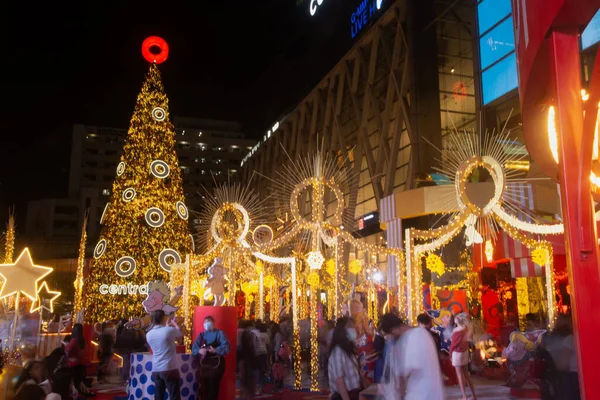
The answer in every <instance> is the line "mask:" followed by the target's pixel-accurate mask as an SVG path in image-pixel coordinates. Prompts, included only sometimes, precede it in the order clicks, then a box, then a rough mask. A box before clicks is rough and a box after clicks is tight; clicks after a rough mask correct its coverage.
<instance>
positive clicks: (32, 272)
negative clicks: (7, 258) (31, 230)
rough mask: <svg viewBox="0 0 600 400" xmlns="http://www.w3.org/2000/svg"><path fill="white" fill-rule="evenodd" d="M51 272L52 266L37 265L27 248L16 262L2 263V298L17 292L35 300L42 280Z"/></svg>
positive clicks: (0, 292)
mask: <svg viewBox="0 0 600 400" xmlns="http://www.w3.org/2000/svg"><path fill="white" fill-rule="evenodd" d="M50 272H52V268H49V267H42V266H41V265H35V264H34V263H33V260H32V259H31V254H30V253H29V249H27V248H26V249H25V250H23V252H22V253H21V254H20V255H19V258H17V261H15V262H14V264H0V276H1V277H2V278H4V285H3V286H2V289H0V299H3V298H5V297H8V296H11V295H13V294H15V293H23V294H24V295H25V296H27V297H29V299H30V300H31V301H35V299H36V298H37V294H38V289H39V287H40V281H41V280H42V279H43V278H44V277H45V276H46V275H48V274H49V273H50Z"/></svg>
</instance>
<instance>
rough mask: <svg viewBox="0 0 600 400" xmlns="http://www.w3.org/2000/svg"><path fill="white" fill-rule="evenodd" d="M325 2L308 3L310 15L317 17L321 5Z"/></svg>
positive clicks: (321, 0)
mask: <svg viewBox="0 0 600 400" xmlns="http://www.w3.org/2000/svg"><path fill="white" fill-rule="evenodd" d="M323 1H324V0H310V2H309V3H308V11H310V15H315V14H316V13H317V9H318V8H319V6H320V5H321V4H323Z"/></svg>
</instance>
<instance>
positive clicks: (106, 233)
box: [83, 37, 193, 322]
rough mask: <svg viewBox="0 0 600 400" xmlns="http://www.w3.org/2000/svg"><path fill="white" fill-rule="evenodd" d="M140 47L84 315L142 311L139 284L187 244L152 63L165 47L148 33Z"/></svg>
mask: <svg viewBox="0 0 600 400" xmlns="http://www.w3.org/2000/svg"><path fill="white" fill-rule="evenodd" d="M157 50H158V51H157ZM142 52H143V54H144V57H145V58H146V59H147V60H148V61H150V63H151V65H150V70H149V72H148V74H147V75H146V79H145V81H144V85H143V86H142V90H141V92H140V94H139V95H138V98H137V102H136V105H135V110H134V112H133V116H132V117H131V123H130V126H129V131H128V133H127V139H126V141H125V146H124V147H123V154H122V156H121V162H120V163H119V164H118V165H117V169H116V177H115V180H114V182H113V187H112V193H111V198H110V201H109V202H108V204H107V205H106V208H105V209H104V212H103V214H102V218H101V221H100V222H101V224H102V230H101V234H100V238H99V241H98V243H97V245H96V247H95V249H94V260H93V262H92V267H91V270H90V276H89V278H88V279H86V281H85V284H84V296H83V301H84V304H85V307H86V312H85V319H86V322H96V321H103V320H105V319H112V318H118V317H125V318H127V317H129V316H140V315H143V313H144V310H143V308H142V305H141V301H142V300H143V298H144V294H145V289H146V288H145V287H144V285H146V284H147V283H148V282H149V281H153V280H157V279H161V280H164V281H165V282H168V280H169V271H170V268H171V265H173V264H175V263H181V260H182V259H185V255H186V254H188V253H190V252H191V251H192V248H193V241H192V240H193V239H192V236H191V235H190V230H189V226H188V209H187V207H186V206H185V204H184V200H185V199H184V194H183V188H182V181H181V176H180V172H179V164H178V160H177V155H176V153H175V131H174V129H173V124H172V123H171V121H170V118H169V107H168V99H167V96H166V95H165V93H164V89H163V84H162V81H161V77H160V72H159V70H158V67H157V64H160V63H161V62H163V61H164V60H166V56H167V54H168V47H167V45H166V43H165V42H164V41H163V40H162V39H160V38H157V37H151V38H148V39H146V41H145V42H144V44H143V46H142ZM140 288H141V289H142V290H141V292H142V293H140Z"/></svg>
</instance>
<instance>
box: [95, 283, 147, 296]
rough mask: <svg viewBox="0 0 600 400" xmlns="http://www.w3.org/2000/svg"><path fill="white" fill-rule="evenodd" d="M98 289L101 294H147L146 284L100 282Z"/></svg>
mask: <svg viewBox="0 0 600 400" xmlns="http://www.w3.org/2000/svg"><path fill="white" fill-rule="evenodd" d="M98 291H99V292H100V294H102V295H107V294H110V295H113V296H114V295H119V294H120V295H123V294H128V295H137V294H144V295H147V294H148V284H145V285H132V284H131V283H128V284H127V285H115V284H114V283H113V284H112V285H107V284H105V283H104V284H102V285H100V287H99V288H98Z"/></svg>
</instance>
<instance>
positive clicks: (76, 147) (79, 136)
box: [25, 117, 256, 252]
mask: <svg viewBox="0 0 600 400" xmlns="http://www.w3.org/2000/svg"><path fill="white" fill-rule="evenodd" d="M173 122H174V125H175V132H176V137H175V139H176V146H177V147H176V150H177V154H178V156H179V166H180V168H181V173H182V179H183V187H184V191H185V195H186V202H187V205H188V207H189V208H190V209H191V210H198V209H199V208H200V207H201V206H202V198H203V196H205V194H206V193H205V191H206V190H210V189H211V188H212V187H213V186H214V185H215V183H217V184H220V183H224V182H227V181H229V180H231V181H233V180H234V179H236V175H237V174H238V171H239V169H240V163H241V161H242V159H243V157H244V155H245V154H246V153H247V152H248V151H249V150H251V149H252V147H253V146H254V145H255V143H256V141H254V140H249V139H246V138H245V137H244V134H243V133H242V129H241V125H240V124H239V123H236V122H230V121H217V120H205V119H194V118H180V117H175V119H174V121H173ZM126 136H127V130H126V129H120V128H106V127H98V126H86V125H74V126H73V135H72V145H71V163H70V170H69V189H68V197H66V198H59V199H56V198H55V199H43V200H36V201H31V202H29V204H28V210H27V218H26V227H25V228H26V229H25V230H26V234H27V235H28V236H30V237H44V238H50V237H63V238H65V237H78V236H79V233H80V229H81V223H82V218H83V215H84V213H85V211H86V210H89V222H88V235H89V236H90V237H91V238H93V237H95V236H96V235H98V233H99V221H100V217H101V215H102V210H103V209H104V206H105V204H106V202H107V201H108V199H109V195H110V191H111V188H112V182H113V180H114V177H115V174H116V167H117V164H118V162H119V158H120V155H121V151H122V149H123V145H124V142H125V138H126ZM73 251H75V252H76V251H77V250H76V249H74V250H73Z"/></svg>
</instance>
